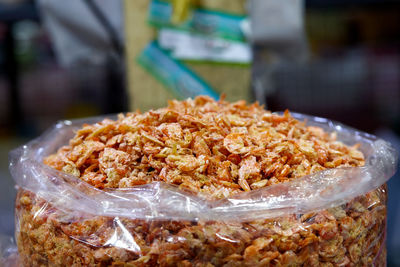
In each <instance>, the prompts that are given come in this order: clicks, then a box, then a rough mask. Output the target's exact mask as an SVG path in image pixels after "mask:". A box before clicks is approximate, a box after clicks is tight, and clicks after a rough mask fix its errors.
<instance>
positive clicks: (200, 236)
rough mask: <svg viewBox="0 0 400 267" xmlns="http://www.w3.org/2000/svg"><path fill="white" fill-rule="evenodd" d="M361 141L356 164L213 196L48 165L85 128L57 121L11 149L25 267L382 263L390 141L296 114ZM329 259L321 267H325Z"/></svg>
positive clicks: (392, 155) (392, 165)
mask: <svg viewBox="0 0 400 267" xmlns="http://www.w3.org/2000/svg"><path fill="white" fill-rule="evenodd" d="M292 115H293V116H294V117H295V118H297V119H299V120H304V119H306V120H307V124H308V125H316V126H319V127H322V128H324V129H325V130H326V131H328V132H332V131H336V132H337V136H338V139H339V140H340V141H342V142H344V143H346V144H355V143H360V144H361V147H360V149H361V151H362V152H363V153H364V155H365V156H366V164H365V166H363V167H353V168H337V169H327V170H324V171H322V172H318V173H316V174H313V175H308V176H304V177H302V178H299V179H296V180H292V181H290V182H286V183H281V184H277V185H273V186H269V187H266V188H262V189H259V190H254V191H251V192H247V193H240V194H237V195H235V196H233V197H230V198H226V199H222V200H219V201H210V200H205V199H203V198H201V197H198V196H195V195H193V194H192V193H189V192H184V191H181V190H179V189H177V188H176V187H174V186H172V185H168V184H165V183H152V184H148V185H144V186H137V187H134V188H130V189H113V190H99V189H95V188H94V187H92V186H90V185H89V184H87V183H85V182H83V181H82V180H80V179H78V178H76V177H72V176H70V175H67V174H64V173H61V172H59V171H56V170H54V169H52V168H50V167H48V166H46V165H44V164H42V160H43V158H44V157H45V156H47V155H49V154H51V153H54V152H55V151H56V150H57V149H58V148H59V147H60V146H62V145H65V144H66V143H67V142H68V140H69V139H70V138H71V137H72V136H73V134H74V133H73V131H74V130H76V129H78V128H80V126H81V125H82V123H84V122H86V123H93V122H95V121H98V120H100V118H97V119H96V118H95V119H88V120H79V121H73V122H71V121H64V122H60V123H58V124H57V125H56V126H55V127H53V129H51V130H49V131H48V132H46V133H45V134H43V135H42V136H41V137H40V138H38V139H36V140H34V141H32V142H30V143H28V144H27V145H25V146H23V147H20V148H18V149H16V150H14V151H12V152H11V153H10V160H11V161H10V170H11V173H12V175H13V177H14V179H15V181H16V183H17V185H18V186H19V191H18V195H17V199H16V217H17V222H16V223H17V226H16V229H17V230H16V238H17V244H18V250H19V255H20V258H19V259H20V261H21V263H22V264H23V265H24V266H40V265H41V266H43V265H44V266H47V265H51V266H81V265H85V266H86V265H87V266H105V265H114V266H123V265H124V264H127V265H126V266H155V265H161V266H222V265H225V266H247V265H254V266H268V264H271V265H273V266H281V265H283V266H286V265H291V266H301V265H305V266H318V265H322V266H332V265H331V264H333V265H346V264H354V265H368V266H371V265H374V266H385V264H386V248H385V234H386V199H387V192H386V185H385V182H386V181H387V180H388V179H389V178H390V177H391V176H392V175H393V173H394V171H395V169H396V167H397V154H396V152H395V150H394V149H393V148H392V146H391V145H390V144H388V143H386V142H385V141H383V140H380V139H378V138H376V137H374V136H372V135H369V134H365V133H361V132H358V131H356V130H354V129H351V128H348V127H345V126H343V125H341V124H337V123H334V122H332V121H329V120H327V119H323V118H318V117H310V116H305V115H301V114H292ZM324 264H325V265H324Z"/></svg>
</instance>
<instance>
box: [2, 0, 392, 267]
mask: <svg viewBox="0 0 400 267" xmlns="http://www.w3.org/2000/svg"><path fill="white" fill-rule="evenodd" d="M277 2H279V3H277ZM280 2H284V3H280ZM60 3H61V1H55V0H41V1H24V0H18V1H17V0H8V1H6V0H0V234H4V235H10V236H11V235H13V232H14V215H13V206H14V196H15V190H14V183H13V180H12V178H11V176H10V174H9V171H8V152H9V151H10V150H11V149H13V148H16V147H18V146H20V145H22V144H24V143H26V142H27V141H29V140H31V139H33V138H35V137H37V136H38V135H40V134H41V133H42V132H43V131H44V130H45V129H47V128H48V127H50V126H51V125H52V124H54V123H55V122H57V121H58V120H63V119H73V118H80V117H88V116H97V115H102V114H109V113H118V112H126V111H130V110H136V109H140V110H142V111H145V110H147V109H150V108H157V107H160V106H163V105H165V104H166V100H167V99H169V98H185V97H188V96H192V95H196V94H209V95H212V96H214V95H219V94H220V93H226V94H227V98H228V100H239V99H246V100H248V101H254V100H256V101H259V102H260V103H262V104H264V105H265V106H266V108H267V109H270V110H272V111H280V110H284V109H286V108H288V109H289V110H291V111H295V112H301V113H306V114H311V115H316V116H320V117H327V118H330V119H333V120H337V121H340V122H342V123H344V124H347V125H350V126H352V127H354V128H357V129H360V130H362V131H366V132H369V133H373V134H375V135H378V136H380V137H382V138H384V139H385V140H387V141H389V142H391V143H392V144H393V145H394V146H395V147H396V148H397V150H398V151H400V1H396V0H305V1H302V0H288V1H273V0H249V1H245V0H233V1H226V0H215V1H210V0H198V1H189V0H186V1H185V0H181V1H175V0H174V1H151V0H137V1H129V0H126V1H125V2H124V1H106V0H97V1H96V0H70V1H68V3H62V4H60ZM199 7H201V9H200V8H199ZM204 10H206V11H204ZM216 10H217V11H216ZM153 40H156V41H155V42H153ZM192 88H195V89H192ZM399 176H400V173H399V172H397V174H396V175H395V177H393V178H392V179H391V180H390V181H389V216H388V218H389V219H388V220H389V223H388V238H387V245H388V266H400V253H399V252H400V227H398V225H400V205H399V204H400V194H399V192H400V177H399Z"/></svg>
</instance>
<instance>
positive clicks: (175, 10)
mask: <svg viewBox="0 0 400 267" xmlns="http://www.w3.org/2000/svg"><path fill="white" fill-rule="evenodd" d="M191 7H192V0H172V23H173V24H179V23H182V22H184V21H185V20H186V19H187V18H188V17H189V14H190V9H191Z"/></svg>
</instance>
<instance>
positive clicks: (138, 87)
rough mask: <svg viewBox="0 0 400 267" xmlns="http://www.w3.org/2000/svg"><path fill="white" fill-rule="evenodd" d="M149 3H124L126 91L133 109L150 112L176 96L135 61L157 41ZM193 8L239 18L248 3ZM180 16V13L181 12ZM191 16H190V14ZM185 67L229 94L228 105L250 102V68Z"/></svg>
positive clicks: (215, 2) (213, 1)
mask: <svg viewBox="0 0 400 267" xmlns="http://www.w3.org/2000/svg"><path fill="white" fill-rule="evenodd" d="M150 2H151V1H149V0H135V1H132V0H125V3H124V4H125V8H124V11H125V41H126V44H125V47H126V54H125V55H126V64H127V85H128V86H127V87H128V91H129V99H130V109H131V110H136V109H140V110H141V111H147V110H149V109H155V108H159V107H163V106H165V105H166V103H167V100H168V99H172V98H175V96H174V95H173V94H172V93H170V92H169V91H167V89H166V88H165V87H164V85H162V84H161V83H160V82H159V81H157V80H156V79H155V78H154V77H152V76H151V74H149V73H148V72H146V70H144V69H143V68H142V67H141V66H140V65H139V64H138V63H137V61H136V59H137V57H138V56H139V55H140V53H141V52H142V51H143V49H144V48H145V47H146V46H147V45H148V44H149V43H150V42H152V41H153V40H154V39H155V38H156V37H157V31H156V29H154V28H153V27H152V26H150V25H149V24H148V23H147V15H148V7H149V4H150ZM190 2H191V5H192V6H196V7H200V8H204V9H210V10H218V11H223V12H228V13H233V14H238V15H244V14H246V10H245V3H246V0H196V1H195V0H192V1H190ZM178 13H179V12H178ZM188 15H190V10H189V13H188ZM186 65H187V66H188V67H189V68H190V69H191V70H192V71H194V72H195V73H196V74H197V75H198V76H199V77H201V78H202V79H204V80H205V81H206V82H207V83H208V84H209V85H210V86H211V87H212V88H213V89H215V91H216V92H217V93H218V94H222V93H224V94H226V96H227V97H226V99H227V100H228V101H237V100H241V99H245V100H247V101H250V100H251V94H250V81H251V74H250V66H240V65H232V66H231V65H226V64H221V65H219V64H212V63H195V62H186Z"/></svg>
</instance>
